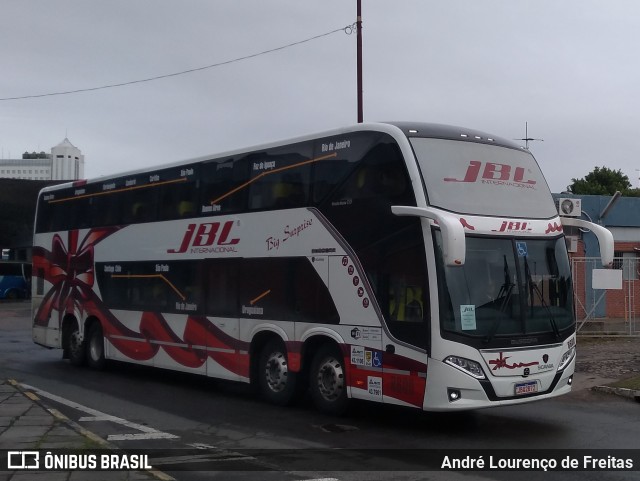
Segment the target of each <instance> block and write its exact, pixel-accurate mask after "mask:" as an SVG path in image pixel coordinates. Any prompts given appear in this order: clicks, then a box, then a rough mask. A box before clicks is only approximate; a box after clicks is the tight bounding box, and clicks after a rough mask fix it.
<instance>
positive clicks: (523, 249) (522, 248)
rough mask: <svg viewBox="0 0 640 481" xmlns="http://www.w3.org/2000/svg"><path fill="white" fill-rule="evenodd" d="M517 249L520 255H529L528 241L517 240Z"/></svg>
mask: <svg viewBox="0 0 640 481" xmlns="http://www.w3.org/2000/svg"><path fill="white" fill-rule="evenodd" d="M516 249H517V251H518V257H527V243H526V242H516Z"/></svg>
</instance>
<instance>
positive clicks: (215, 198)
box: [198, 157, 248, 215]
mask: <svg viewBox="0 0 640 481" xmlns="http://www.w3.org/2000/svg"><path fill="white" fill-rule="evenodd" d="M247 172H248V164H247V160H246V157H245V158H238V159H233V158H231V159H223V160H216V161H211V162H207V163H205V164H203V165H202V166H201V170H200V191H201V197H200V206H199V207H198V212H199V213H200V214H204V215H213V214H231V213H235V212H242V211H243V210H244V209H245V208H246V198H247V188H246V183H247Z"/></svg>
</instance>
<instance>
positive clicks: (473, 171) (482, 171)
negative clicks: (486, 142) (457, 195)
mask: <svg viewBox="0 0 640 481" xmlns="http://www.w3.org/2000/svg"><path fill="white" fill-rule="evenodd" d="M482 166H483V162H480V161H479V160H472V161H470V162H469V166H468V167H467V172H466V173H465V175H464V178H463V179H455V178H452V177H446V178H445V179H444V181H445V182H477V181H478V180H480V179H482V180H489V181H502V182H510V181H511V182H516V183H518V184H529V185H535V184H536V181H535V180H525V169H524V167H515V168H512V166H511V165H507V164H496V163H493V162H485V163H484V168H482Z"/></svg>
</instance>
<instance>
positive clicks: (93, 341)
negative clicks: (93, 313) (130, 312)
mask: <svg viewBox="0 0 640 481" xmlns="http://www.w3.org/2000/svg"><path fill="white" fill-rule="evenodd" d="M86 344H87V364H88V365H89V367H90V368H92V369H98V370H100V369H103V368H104V366H105V364H106V362H107V361H106V359H105V357H104V336H103V334H102V326H101V325H100V322H98V321H96V322H94V323H92V324H91V326H89V332H88V334H87V338H86Z"/></svg>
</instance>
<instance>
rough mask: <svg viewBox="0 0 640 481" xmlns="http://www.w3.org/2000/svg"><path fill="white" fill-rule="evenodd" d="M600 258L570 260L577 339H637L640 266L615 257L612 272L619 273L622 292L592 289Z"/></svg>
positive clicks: (639, 335)
mask: <svg viewBox="0 0 640 481" xmlns="http://www.w3.org/2000/svg"><path fill="white" fill-rule="evenodd" d="M601 268H602V265H601V264H600V259H599V258H594V257H574V258H572V259H571V270H572V274H573V295H574V305H575V311H576V319H577V329H578V335H581V336H638V337H640V319H639V318H638V316H640V272H639V271H640V265H639V264H638V261H637V260H636V259H635V258H628V257H616V258H615V259H614V263H613V268H614V269H621V270H622V289H594V288H593V287H592V275H593V270H594V269H601Z"/></svg>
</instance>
